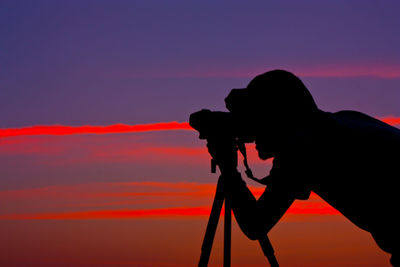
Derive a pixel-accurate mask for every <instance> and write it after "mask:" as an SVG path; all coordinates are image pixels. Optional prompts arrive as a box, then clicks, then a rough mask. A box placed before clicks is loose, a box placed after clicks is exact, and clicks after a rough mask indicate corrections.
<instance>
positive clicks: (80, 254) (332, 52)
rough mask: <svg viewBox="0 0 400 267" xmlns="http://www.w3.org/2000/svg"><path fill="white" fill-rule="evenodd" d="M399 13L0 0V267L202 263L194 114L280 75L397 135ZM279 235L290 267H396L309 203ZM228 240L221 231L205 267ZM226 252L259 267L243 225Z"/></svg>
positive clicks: (322, 5)
mask: <svg viewBox="0 0 400 267" xmlns="http://www.w3.org/2000/svg"><path fill="white" fill-rule="evenodd" d="M399 8H400V3H399V2H398V1H353V0H352V1H316V0H309V1H279V2H274V1H252V2H249V1H153V0H149V1H139V0H138V1H122V0H118V1H104V0H97V1H89V0H83V1H60V0H57V1H50V0H48V1H44V0H38V1H22V0H14V1H11V0H3V1H1V2H0V36H1V37H0V169H1V172H0V203H1V205H0V235H1V236H2V242H0V265H1V266H120V265H121V266H168V267H170V266H196V264H197V261H198V259H199V256H200V248H201V242H202V239H203V235H204V231H205V228H206V224H207V220H208V214H209V211H210V207H211V204H212V200H213V195H214V191H215V185H216V181H217V176H218V175H216V174H211V173H210V157H209V155H208V154H207V150H206V148H205V143H204V141H202V140H199V139H198V134H197V133H196V132H194V131H193V130H192V129H190V127H189V126H188V125H187V121H188V118H189V115H190V113H192V112H194V111H197V110H200V109H202V108H208V109H212V110H222V111H226V109H225V106H224V98H225V96H226V95H227V94H228V93H229V92H230V90H231V89H232V88H243V87H246V85H247V84H248V83H249V82H250V80H251V79H252V78H253V77H254V76H255V75H258V74H261V73H264V72H266V71H269V70H272V69H285V70H288V71H291V72H293V73H294V74H295V75H297V76H298V77H300V78H301V79H302V81H303V82H304V83H305V85H306V86H307V87H308V89H309V90H310V92H311V93H312V95H313V97H314V99H315V101H316V103H317V105H318V107H319V108H320V109H322V110H324V111H329V112H336V111H338V110H345V109H350V110H358V111H361V112H364V113H366V114H368V115H371V116H373V117H376V118H379V119H382V120H384V121H386V122H388V123H389V124H392V125H394V126H396V127H400V119H399V118H400V105H399V104H398V103H399V100H400V50H399V49H398V47H400V35H399V34H398V29H399V28H400V18H399V16H398V10H399ZM288 123H290V121H289V122H288ZM249 150H250V164H251V166H254V170H255V173H256V176H263V175H265V174H267V173H268V170H269V169H270V168H271V162H270V161H267V162H264V161H261V160H260V159H258V158H257V156H256V153H255V151H254V146H252V145H249ZM246 182H247V184H248V185H249V187H250V189H251V190H252V192H254V194H255V195H256V196H259V195H260V194H261V193H262V191H263V188H262V187H260V186H258V185H256V184H254V183H253V182H252V181H247V180H246ZM270 237H271V241H272V243H273V245H274V247H275V250H276V254H277V258H278V261H279V262H280V263H281V265H282V266H390V265H389V261H388V259H389V255H388V254H386V253H384V252H383V251H381V250H380V249H379V248H378V247H377V246H376V244H375V243H374V241H373V240H372V238H371V236H370V235H369V234H368V233H367V232H364V231H362V230H360V229H358V228H357V227H356V226H354V225H353V224H352V223H350V222H349V221H348V220H347V219H346V218H344V217H343V216H342V215H341V214H340V213H339V212H337V211H336V210H334V209H333V208H332V207H330V206H329V205H328V204H326V203H324V202H323V201H322V200H321V199H320V198H319V197H318V196H317V195H315V194H313V195H312V196H311V198H310V200H308V201H296V202H295V204H294V205H293V206H292V207H291V208H290V209H289V211H288V213H287V214H286V215H285V216H284V218H283V219H282V220H281V222H279V223H278V225H276V226H275V227H274V229H273V230H272V231H271V233H270ZM222 243H223V242H222V229H221V227H220V228H219V229H218V232H217V236H216V240H215V242H214V247H213V250H212V256H211V262H210V265H212V266H219V265H220V264H221V262H222ZM232 251H233V254H232V265H233V266H254V267H255V266H265V264H266V259H265V258H264V256H263V255H262V252H261V250H260V248H259V246H258V245H257V243H255V242H254V241H250V240H248V239H247V238H246V237H245V236H244V235H243V234H242V233H241V232H240V230H239V229H238V227H237V225H236V224H235V223H234V224H233V240H232Z"/></svg>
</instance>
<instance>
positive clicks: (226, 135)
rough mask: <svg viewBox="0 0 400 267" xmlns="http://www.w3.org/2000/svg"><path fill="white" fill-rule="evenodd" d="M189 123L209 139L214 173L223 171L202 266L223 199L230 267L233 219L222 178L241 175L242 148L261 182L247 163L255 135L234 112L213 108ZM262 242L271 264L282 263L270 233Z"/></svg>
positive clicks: (226, 263)
mask: <svg viewBox="0 0 400 267" xmlns="http://www.w3.org/2000/svg"><path fill="white" fill-rule="evenodd" d="M189 124H190V126H191V127H193V128H194V129H195V130H197V131H198V132H199V133H200V135H199V138H200V139H205V140H207V148H208V152H209V153H210V155H211V157H212V159H211V172H212V173H215V172H216V167H217V166H218V167H219V169H220V172H221V176H220V178H219V180H218V184H217V189H216V193H215V198H214V202H213V206H212V209H211V214H210V218H209V221H208V225H207V230H206V233H205V236H204V240H203V245H202V249H201V251H202V253H201V256H200V261H199V267H203V266H207V265H208V261H209V257H210V253H211V247H212V243H213V240H214V236H215V232H216V229H217V225H218V220H219V216H220V214H221V210H222V205H223V202H224V201H225V223H224V267H227V266H230V258H231V224H232V222H231V220H232V219H231V207H230V203H229V198H227V193H228V192H227V190H229V189H227V188H224V186H223V180H224V179H232V178H233V177H235V176H240V173H239V172H238V171H237V165H238V163H237V161H238V156H237V151H238V150H239V151H240V152H241V153H242V155H243V157H244V162H243V163H244V165H245V167H246V174H247V176H248V177H249V178H252V179H253V180H256V181H258V182H260V183H262V181H261V180H260V179H257V178H254V176H253V174H252V172H251V170H250V168H249V166H248V164H247V155H246V148H245V143H250V142H253V141H254V138H253V137H251V136H248V135H245V134H244V131H242V129H241V128H240V127H239V126H238V124H236V123H235V121H234V119H233V117H232V114H231V113H229V112H221V111H210V110H206V109H203V110H201V111H198V112H195V113H192V114H191V115H190V119H189ZM259 242H260V245H261V248H262V250H263V252H264V254H265V256H266V257H267V258H268V260H269V262H270V265H271V266H272V267H276V266H279V264H278V262H277V260H276V258H275V255H274V250H273V248H272V245H271V243H270V241H269V239H268V237H267V235H265V236H263V237H262V238H260V239H259Z"/></svg>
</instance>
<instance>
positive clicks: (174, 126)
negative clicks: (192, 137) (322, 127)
mask: <svg viewBox="0 0 400 267" xmlns="http://www.w3.org/2000/svg"><path fill="white" fill-rule="evenodd" d="M381 120H382V121H383V122H386V123H388V124H391V125H400V117H385V118H381ZM171 130H193V128H192V127H190V125H189V123H187V122H176V121H173V122H160V123H152V124H138V125H127V124H113V125H108V126H90V125H87V126H64V125H47V126H46V125H38V126H30V127H22V128H6V129H0V138H1V137H12V136H32V135H72V134H115V133H139V132H152V131H171Z"/></svg>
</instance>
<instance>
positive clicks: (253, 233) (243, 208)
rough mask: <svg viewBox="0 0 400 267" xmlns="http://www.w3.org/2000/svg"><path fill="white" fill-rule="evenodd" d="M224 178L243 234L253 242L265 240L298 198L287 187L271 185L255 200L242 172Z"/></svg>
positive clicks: (228, 195)
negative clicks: (285, 188)
mask: <svg viewBox="0 0 400 267" xmlns="http://www.w3.org/2000/svg"><path fill="white" fill-rule="evenodd" d="M222 179H223V186H224V190H225V193H226V197H227V198H229V200H230V203H231V207H232V210H233V213H234V215H235V218H236V221H237V222H238V224H239V227H240V229H241V230H242V231H243V233H244V234H245V235H246V236H247V237H248V238H250V239H252V240H257V239H259V238H260V237H264V236H265V235H266V234H267V233H268V232H269V231H270V230H271V228H272V227H273V226H274V225H275V224H276V223H277V222H278V221H279V219H280V218H281V217H282V216H283V214H285V212H286V210H287V209H288V208H289V207H290V205H292V203H293V201H294V199H295V198H294V196H293V195H292V194H290V193H288V192H286V191H285V190H284V188H279V186H278V185H274V184H272V185H270V186H268V187H267V189H266V190H265V191H264V193H263V194H262V195H261V197H260V198H259V199H258V200H256V199H255V197H254V196H253V194H252V193H251V192H250V190H249V189H248V188H247V186H246V183H245V182H244V181H243V180H242V178H241V176H240V173H237V174H236V175H230V176H229V177H228V176H222Z"/></svg>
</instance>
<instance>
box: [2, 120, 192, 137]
mask: <svg viewBox="0 0 400 267" xmlns="http://www.w3.org/2000/svg"><path fill="white" fill-rule="evenodd" d="M170 130H192V128H191V127H190V126H189V123H187V122H176V121H173V122H160V123H152V124H138V125H127V124H113V125H108V126H90V125H87V126H64V125H48V126H46V125H38V126H31V127H23V128H8V129H0V137H11V136H21V135H71V134H115V133H138V132H151V131H170Z"/></svg>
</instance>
